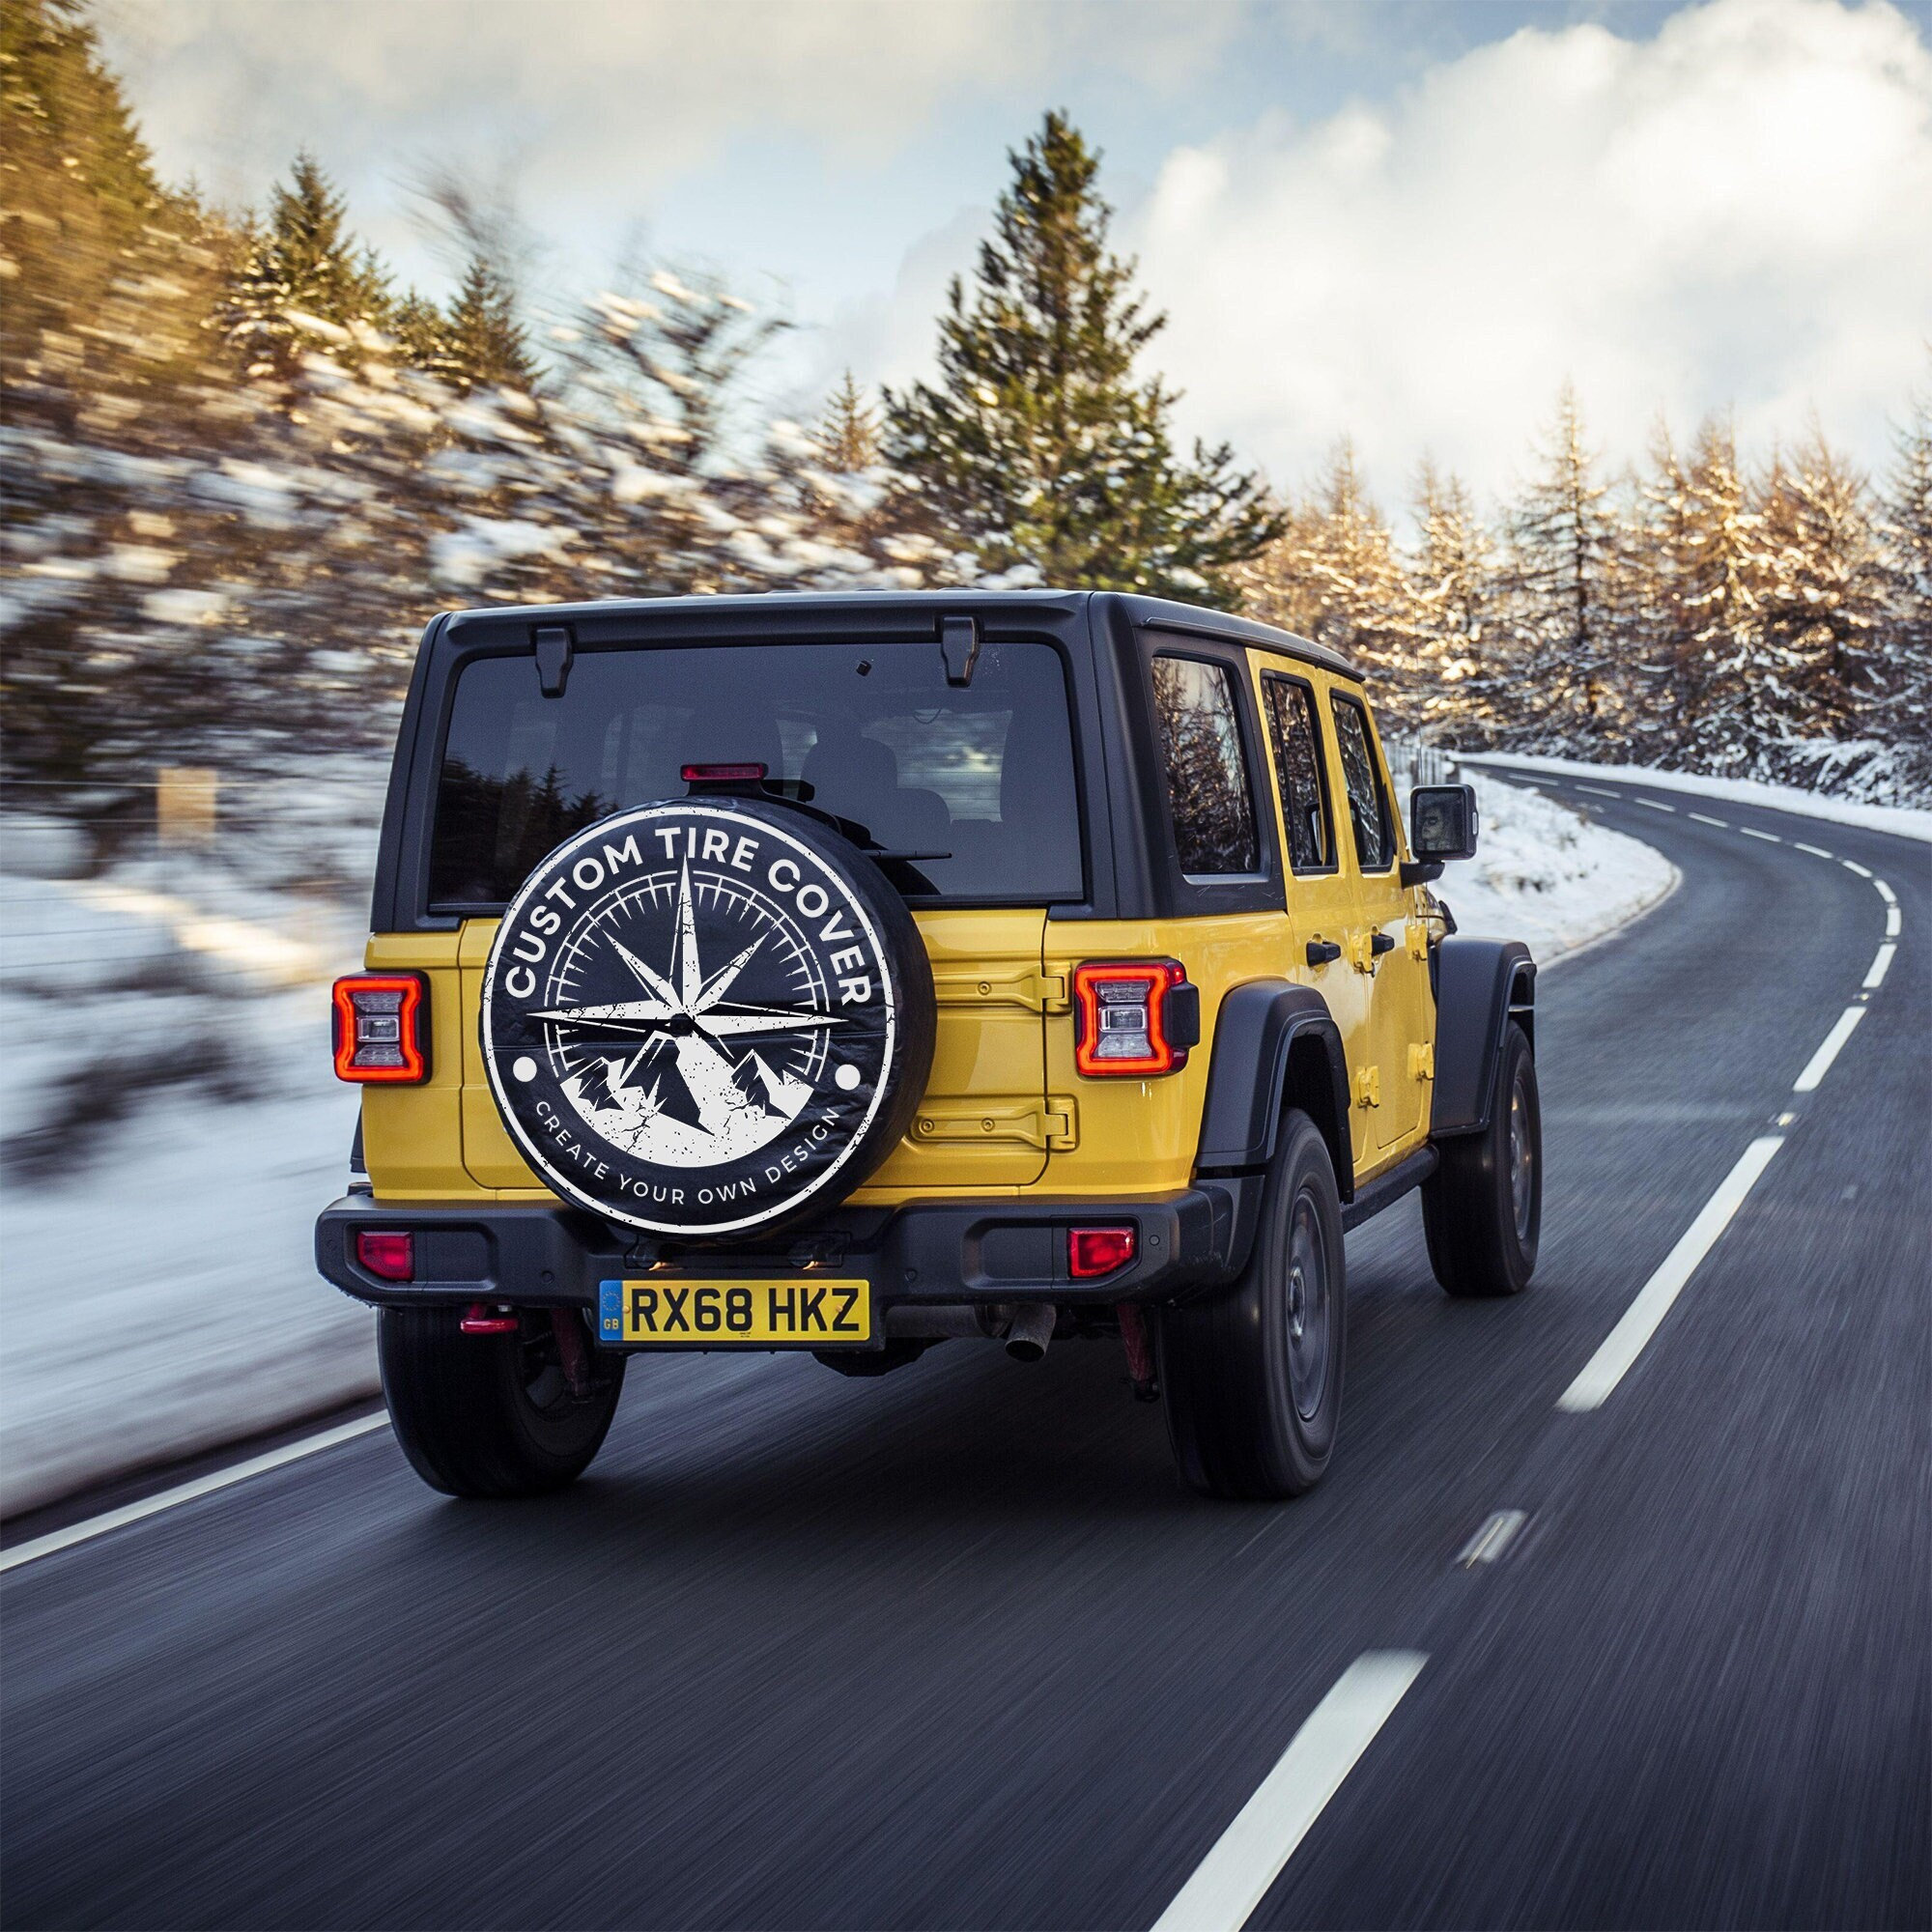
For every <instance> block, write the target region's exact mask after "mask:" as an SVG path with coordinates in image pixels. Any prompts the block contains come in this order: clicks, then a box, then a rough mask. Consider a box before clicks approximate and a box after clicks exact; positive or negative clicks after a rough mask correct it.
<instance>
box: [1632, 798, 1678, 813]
mask: <svg viewBox="0 0 1932 1932" xmlns="http://www.w3.org/2000/svg"><path fill="white" fill-rule="evenodd" d="M1637 803H1638V804H1639V805H1647V806H1649V807H1650V809H1651V810H1653V811H1675V810H1677V808H1676V807H1675V806H1674V805H1665V804H1664V802H1663V801H1662V799H1661V798H1640V799H1638V800H1637Z"/></svg>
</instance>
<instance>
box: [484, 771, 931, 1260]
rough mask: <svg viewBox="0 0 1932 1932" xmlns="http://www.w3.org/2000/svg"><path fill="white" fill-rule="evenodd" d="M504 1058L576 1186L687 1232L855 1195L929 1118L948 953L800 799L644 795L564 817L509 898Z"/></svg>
mask: <svg viewBox="0 0 1932 1932" xmlns="http://www.w3.org/2000/svg"><path fill="white" fill-rule="evenodd" d="M482 1034H483V1058H484V1064H485V1065H486V1066H487V1068H488V1070H489V1078H490V1087H491V1091H492V1092H493V1093H494V1094H495V1095H496V1098H497V1107H498V1109H499V1110H500V1111H501V1113H502V1116H503V1120H504V1122H505V1124H506V1125H507V1126H508V1128H509V1130H510V1134H511V1137H512V1138H513V1139H514V1140H515V1141H516V1143H517V1145H518V1146H519V1147H520V1148H521V1149H522V1150H523V1152H524V1154H525V1156H526V1158H527V1159H528V1161H529V1162H530V1164H531V1166H532V1167H534V1168H535V1169H536V1171H537V1172H538V1173H539V1174H540V1175H542V1176H543V1178H544V1179H546V1180H548V1181H549V1182H550V1183H551V1184H552V1186H554V1188H555V1189H556V1190H557V1192H558V1193H559V1194H562V1195H563V1196H565V1197H566V1198H567V1199H569V1200H571V1201H575V1202H577V1203H579V1204H580V1205H582V1207H585V1208H591V1209H593V1210H594V1211H595V1212H597V1213H599V1214H603V1215H607V1216H608V1217H609V1218H610V1219H611V1220H613V1221H622V1222H626V1223H628V1224H629V1225H630V1226H632V1227H634V1228H646V1229H650V1230H652V1231H654V1232H656V1233H660V1234H666V1235H679V1236H719V1235H728V1234H733V1233H736V1232H739V1231H741V1230H744V1229H750V1228H759V1229H764V1228H769V1227H772V1226H773V1225H775V1224H778V1223H781V1222H782V1221H784V1220H786V1219H788V1218H790V1217H793V1216H797V1215H802V1214H805V1213H807V1212H809V1211H810V1210H811V1209H813V1208H825V1207H828V1206H830V1205H831V1204H832V1203H834V1202H836V1201H838V1200H839V1199H841V1198H842V1197H843V1196H844V1195H845V1194H846V1193H848V1192H849V1191H850V1190H851V1189H852V1188H854V1187H857V1186H858V1185H859V1184H860V1182H861V1181H863V1180H864V1179H866V1177H867V1175H868V1174H869V1173H870V1172H871V1171H872V1169H873V1168H875V1167H876V1166H877V1165H878V1163H879V1162H880V1160H881V1159H883V1158H884V1156H885V1154H886V1153H887V1151H889V1150H890V1149H891V1148H892V1146H893V1145H894V1143H895V1141H897V1139H898V1138H899V1136H900V1135H901V1134H903V1133H904V1132H905V1130H906V1128H907V1126H908V1125H909V1124H910V1123H911V1118H912V1113H913V1110H914V1109H915V1108H916V1107H917V1106H918V1104H919V1100H920V1096H921V1094H923V1092H924V1090H925V1081H926V1075H927V1073H928V1071H929V1070H930V1067H931V1063H932V1036H933V998H932V973H931V968H930V966H929V964H928V962H927V960H926V955H925V948H924V946H923V942H922V941H921V939H920V936H919V929H918V927H917V926H916V925H915V924H914V923H913V919H912V915H911V914H910V913H909V912H908V911H907V910H906V906H905V902H904V900H903V899H901V898H900V897H899V895H897V894H896V893H895V891H894V890H893V889H892V887H891V886H890V885H889V884H888V883H887V881H886V879H885V877H884V875H883V874H882V873H881V872H880V871H879V869H878V867H876V866H874V865H873V864H872V862H871V861H870V860H869V859H867V858H865V857H864V856H863V855H862V854H861V853H860V852H859V851H858V850H857V848H856V847H854V846H853V845H852V844H851V843H849V842H848V841H847V840H846V839H844V838H841V837H839V835H838V833H837V832H835V831H833V830H832V829H830V828H829V827H826V826H823V825H821V824H819V823H818V822H817V821H816V820H815V819H812V818H810V817H809V816H807V815H806V814H805V813H803V812H799V811H793V810H787V809H785V808H784V807H782V806H768V805H765V804H763V803H761V802H759V801H756V800H750V799H744V800H741V799H733V798H699V799H679V800H675V801H668V802H666V803H663V804H658V805H645V806H639V807H637V808H635V809H634V810H628V811H622V812H619V813H617V814H616V815H615V816H614V817H611V818H607V819H604V820H603V821H602V822H601V823H599V824H596V825H593V826H590V827H588V828H586V829H585V830H584V831H582V832H580V833H577V834H576V835H575V836H574V837H572V838H567V839H565V840H564V842H563V843H562V844H561V845H559V846H558V847H557V848H556V850H555V851H554V852H553V853H552V854H551V855H550V856H549V858H547V859H545V860H544V861H543V863H542V864H541V865H540V866H538V867H537V868H536V869H535V870H534V871H533V872H532V873H531V874H530V875H529V877H528V878H527V879H526V881H525V882H524V885H523V887H522V889H521V890H520V891H519V892H518V894H517V895H516V897H515V898H514V899H513V900H512V901H511V902H510V905H509V907H508V908H507V909H506V910H505V912H504V914H503V923H502V924H501V926H500V927H499V928H498V930H497V937H496V940H495V942H494V944H493V945H492V947H491V950H490V962H489V966H488V968H487V970H486V972H485V974H484V977H483V1007H482Z"/></svg>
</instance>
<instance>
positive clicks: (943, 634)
mask: <svg viewBox="0 0 1932 1932" xmlns="http://www.w3.org/2000/svg"><path fill="white" fill-rule="evenodd" d="M939 650H940V655H941V656H942V657H944V658H945V660H946V681H947V683H948V684H951V685H954V686H956V687H958V688H959V689H960V690H962V691H963V690H964V689H965V688H966V686H967V685H969V684H971V683H972V682H973V671H974V668H975V667H976V666H977V665H978V664H979V662H980V620H979V618H977V617H942V618H940V620H939Z"/></svg>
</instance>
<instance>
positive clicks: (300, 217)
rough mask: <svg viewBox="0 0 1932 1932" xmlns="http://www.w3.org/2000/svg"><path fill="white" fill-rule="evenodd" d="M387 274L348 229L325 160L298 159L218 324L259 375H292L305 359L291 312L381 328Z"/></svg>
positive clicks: (256, 234)
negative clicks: (293, 362)
mask: <svg viewBox="0 0 1932 1932" xmlns="http://www.w3.org/2000/svg"><path fill="white" fill-rule="evenodd" d="M390 308H391V298H390V294H389V281H388V276H387V275H386V274H385V273H384V270H383V268H382V265H381V264H380V263H379V262H378V261H377V260H376V257H375V255H374V253H373V252H372V251H371V250H370V249H368V248H367V247H364V246H363V245H361V244H360V243H358V242H357V241H355V238H354V237H353V236H352V235H351V234H350V232H349V211H348V206H347V204H346V203H345V202H344V201H343V199H342V196H341V195H340V194H339V193H338V192H337V191H336V188H335V185H334V184H333V183H332V182H331V181H330V180H329V179H328V176H327V174H326V173H325V172H324V170H323V167H322V163H321V162H320V161H318V160H317V159H316V157H315V156H313V155H311V154H310V153H309V152H308V151H307V150H306V149H303V150H301V151H300V152H299V153H298V154H297V156H296V158H295V162H294V165H293V166H292V167H291V168H290V171H289V181H288V185H286V186H278V187H277V188H276V189H275V191H274V195H273V198H272V200H271V201H270V207H269V213H268V217H267V219H266V220H265V221H262V222H259V223H257V224H255V225H254V226H253V227H252V229H251V230H250V233H249V236H248V241H247V247H246V252H245V254H244V255H243V258H242V260H241V263H240V265H239V266H238V268H237V270H236V273H235V275H234V278H233V281H232V283H231V285H230V288H229V292H228V298H227V300H226V301H225V303H224V304H223V307H222V313H221V317H220V323H221V327H222V329H223V331H224V333H225V334H226V335H227V336H228V338H229V340H230V341H232V342H233V343H235V345H236V346H237V347H238V348H239V349H240V350H241V353H242V354H243V355H245V356H246V357H247V358H248V360H249V364H250V367H251V370H252V371H253V372H254V373H260V374H269V373H275V374H286V373H287V371H288V368H289V366H290V364H291V360H292V358H293V357H294V356H295V355H298V354H299V351H300V347H301V336H302V332H303V331H302V325H301V324H300V323H299V322H297V321H292V320H291V319H290V318H291V314H292V312H293V314H295V315H297V316H309V317H314V318H316V319H317V320H319V321H322V322H326V323H329V324H332V325H333V326H334V327H337V328H341V329H346V330H351V331H353V330H354V329H355V327H357V326H358V325H360V326H361V327H365V328H368V327H377V328H380V327H383V326H384V324H385V323H386V322H387V321H388V319H389V314H390Z"/></svg>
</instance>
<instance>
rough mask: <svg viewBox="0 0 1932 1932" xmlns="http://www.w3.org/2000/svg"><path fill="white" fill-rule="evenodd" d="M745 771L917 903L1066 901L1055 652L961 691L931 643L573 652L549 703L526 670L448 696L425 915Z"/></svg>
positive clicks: (1065, 786)
mask: <svg viewBox="0 0 1932 1932" xmlns="http://www.w3.org/2000/svg"><path fill="white" fill-rule="evenodd" d="M741 762H742V763H751V762H756V763H760V764H762V765H764V766H765V767H766V770H767V773H768V775H769V776H770V777H771V778H773V779H784V780H792V781H800V780H802V781H804V782H805V783H807V784H809V785H810V787H811V800H810V802H811V803H812V804H813V805H814V806H818V807H820V808H822V809H823V810H828V811H832V812H836V813H837V814H838V816H840V817H842V818H849V819H854V820H856V821H857V822H858V823H859V824H861V825H863V826H865V827H866V828H867V831H869V832H870V834H871V835H872V838H873V839H874V840H875V841H876V842H877V843H878V844H880V845H882V846H885V847H887V848H889V849H891V850H893V851H899V852H923V853H943V854H946V855H947V856H945V857H943V858H925V859H921V860H919V861H918V862H917V863H918V867H919V869H920V871H921V872H923V873H924V874H925V876H926V877H927V878H928V879H929V880H931V882H932V884H933V886H934V887H935V889H936V892H935V896H937V897H939V898H942V899H953V900H964V901H968V902H974V903H983V902H989V901H998V902H1006V903H1010V904H1031V905H1040V904H1046V903H1049V902H1051V901H1054V900H1066V899H1078V898H1081V897H1082V896H1084V881H1083V873H1082V867H1081V862H1080V823H1079V811H1078V807H1077V805H1076V802H1075V794H1074V779H1073V750H1072V734H1071V732H1070V730H1069V728H1068V725H1067V707H1066V683H1065V675H1064V673H1063V671H1062V668H1061V663H1060V657H1059V653H1058V652H1056V651H1055V650H1054V649H1053V648H1052V646H1050V645H1048V644H1039V643H1003V644H986V645H984V646H983V647H982V648H981V650H980V656H979V662H978V665H977V668H976V669H975V672H974V676H973V682H972V683H971V685H969V686H968V687H966V688H965V689H964V690H960V689H956V688H954V687H953V686H951V685H949V684H948V683H947V681H946V668H945V661H944V659H943V658H942V657H941V655H940V651H939V647H938V645H937V644H866V645H858V644H837V643H834V644H700V645H679V646H675V647H668V648H662V649H645V648H641V647H640V648H637V649H633V650H618V651H580V652H579V653H578V655H577V657H576V660H575V662H574V663H573V665H572V667H571V671H570V679H569V683H568V685H567V687H566V690H565V694H564V696H561V697H545V696H543V695H542V692H541V690H540V688H539V685H538V682H537V670H536V666H535V664H534V663H533V662H532V661H531V659H529V658H527V657H511V658H480V659H477V660H475V661H474V662H472V663H471V664H469V665H468V666H467V667H466V668H464V670H463V672H462V673H461V675H460V677H459V679H458V681H457V686H456V697H455V702H454V705H453V708H452V710H451V714H450V721H449V733H448V738H447V740H446V742H445V746H444V751H443V761H442V771H441V775H440V782H439V785H438V793H437V806H436V831H435V842H434V847H433V850H432V853H431V860H430V906H431V910H432V911H439V912H452V911H457V912H460V911H465V910H469V909H472V908H489V907H496V906H500V905H502V904H503V903H505V901H507V900H508V899H509V898H510V897H511V895H513V894H514V893H515V892H516V890H517V888H518V887H519V886H520V885H522V884H523V882H524V879H525V877H526V875H527V874H528V872H529V871H530V869H531V867H534V866H535V864H536V863H537V861H538V860H539V859H541V858H542V857H543V856H544V855H545V853H547V852H549V851H550V850H551V849H552V847H553V846H554V845H556V844H558V843H559V842H560V841H561V840H562V839H563V838H566V837H568V836H569V835H570V834H571V833H573V832H576V831H578V830H580V829H581V828H582V827H583V826H585V825H589V824H592V823H594V822H595V821H596V820H598V819H600V818H604V817H608V816H609V815H610V814H611V812H613V811H617V810H621V809H622V808H624V807H626V806H631V805H641V804H644V803H647V802H648V801H650V800H652V799H660V798H682V797H683V796H684V794H685V791H686V789H687V787H686V785H685V782H684V781H683V779H682V778H681V777H680V775H679V768H680V767H681V766H683V765H686V764H725V763H741Z"/></svg>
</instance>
